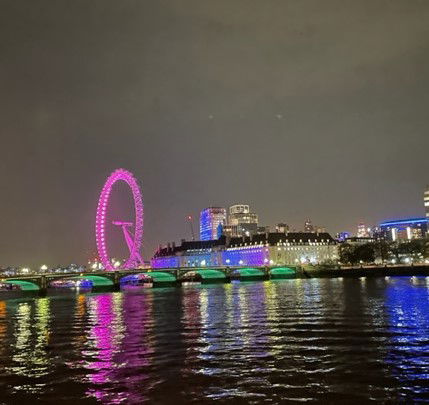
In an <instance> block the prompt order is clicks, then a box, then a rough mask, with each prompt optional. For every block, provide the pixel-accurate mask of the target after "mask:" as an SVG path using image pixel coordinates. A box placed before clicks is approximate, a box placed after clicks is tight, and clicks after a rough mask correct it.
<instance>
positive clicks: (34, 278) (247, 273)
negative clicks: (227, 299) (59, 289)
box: [0, 267, 296, 291]
mask: <svg viewBox="0 0 429 405" xmlns="http://www.w3.org/2000/svg"><path fill="white" fill-rule="evenodd" d="M133 275H139V276H142V277H143V278H145V279H147V281H149V282H152V283H153V285H154V286H163V285H164V286H165V285H174V284H177V283H179V282H182V281H186V280H189V279H192V280H199V281H201V282H215V281H218V282H222V281H223V282H228V281H229V280H231V279H239V280H258V279H270V278H272V279H275V278H295V277H296V269H294V268H289V267H276V268H268V267H265V268H219V269H190V268H182V269H161V270H159V271H158V270H157V271H151V270H123V271H114V272H97V273H96V274H95V273H84V274H79V275H76V274H70V275H69V274H48V275H29V276H24V277H10V278H8V277H6V278H3V279H0V282H2V283H6V284H12V285H16V286H18V287H20V289H21V290H23V291H37V290H46V289H47V288H49V287H50V284H51V283H52V282H53V281H59V280H64V281H65V280H74V281H76V280H87V281H91V282H92V285H93V286H94V287H115V286H119V285H120V284H121V282H125V281H126V279H128V278H129V277H130V276H133Z"/></svg>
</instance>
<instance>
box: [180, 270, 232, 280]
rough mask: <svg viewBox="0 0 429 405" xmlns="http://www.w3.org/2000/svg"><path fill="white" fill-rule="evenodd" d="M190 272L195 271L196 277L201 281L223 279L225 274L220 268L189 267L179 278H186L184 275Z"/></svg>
mask: <svg viewBox="0 0 429 405" xmlns="http://www.w3.org/2000/svg"><path fill="white" fill-rule="evenodd" d="M191 273H195V275H196V276H197V277H199V278H200V279H201V281H203V282H211V281H212V282H214V281H225V280H226V275H225V273H224V272H223V271H221V270H214V269H196V270H193V269H189V271H187V272H186V273H184V274H182V275H181V277H180V278H181V279H186V276H187V275H188V276H189V275H190V274H191Z"/></svg>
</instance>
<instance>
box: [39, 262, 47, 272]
mask: <svg viewBox="0 0 429 405" xmlns="http://www.w3.org/2000/svg"><path fill="white" fill-rule="evenodd" d="M46 270H48V266H46V264H42V265H41V266H40V271H41V272H43V273H44V272H45V271H46Z"/></svg>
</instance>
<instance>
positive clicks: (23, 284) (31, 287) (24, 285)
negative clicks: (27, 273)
mask: <svg viewBox="0 0 429 405" xmlns="http://www.w3.org/2000/svg"><path fill="white" fill-rule="evenodd" d="M3 283H5V284H11V285H16V286H18V287H20V288H21V290H22V291H38V290H40V287H39V286H38V285H37V284H36V283H34V282H32V281H28V280H5V281H3Z"/></svg>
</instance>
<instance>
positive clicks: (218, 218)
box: [200, 207, 226, 240]
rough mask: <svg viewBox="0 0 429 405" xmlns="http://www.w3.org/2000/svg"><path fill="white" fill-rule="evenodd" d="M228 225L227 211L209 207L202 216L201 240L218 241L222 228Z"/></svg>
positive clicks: (202, 212)
mask: <svg viewBox="0 0 429 405" xmlns="http://www.w3.org/2000/svg"><path fill="white" fill-rule="evenodd" d="M225 224H226V209H225V208H222V207H209V208H206V209H204V210H202V211H201V214H200V239H201V240H213V239H218V238H219V236H220V235H221V234H222V228H223V226H225Z"/></svg>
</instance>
